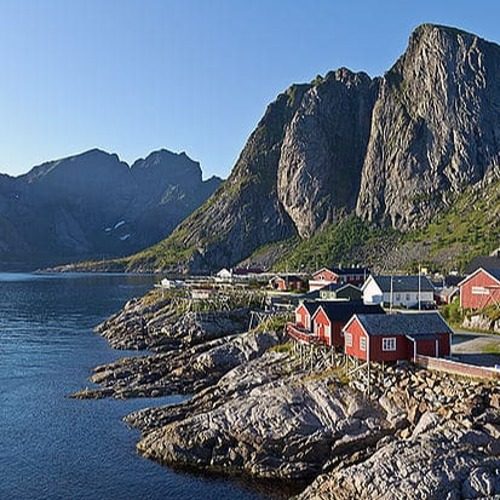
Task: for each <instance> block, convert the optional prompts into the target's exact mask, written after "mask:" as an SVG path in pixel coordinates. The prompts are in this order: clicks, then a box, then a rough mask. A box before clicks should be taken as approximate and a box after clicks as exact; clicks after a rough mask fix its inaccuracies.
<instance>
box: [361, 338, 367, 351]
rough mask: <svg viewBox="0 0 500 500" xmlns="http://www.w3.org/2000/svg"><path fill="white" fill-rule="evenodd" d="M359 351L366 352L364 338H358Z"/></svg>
mask: <svg viewBox="0 0 500 500" xmlns="http://www.w3.org/2000/svg"><path fill="white" fill-rule="evenodd" d="M359 349H360V351H366V337H359Z"/></svg>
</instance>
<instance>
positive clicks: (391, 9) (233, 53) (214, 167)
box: [0, 0, 500, 177]
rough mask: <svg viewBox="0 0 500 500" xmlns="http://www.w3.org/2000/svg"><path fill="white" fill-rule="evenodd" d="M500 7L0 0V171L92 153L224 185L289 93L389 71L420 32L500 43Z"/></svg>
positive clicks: (491, 2)
mask: <svg viewBox="0 0 500 500" xmlns="http://www.w3.org/2000/svg"><path fill="white" fill-rule="evenodd" d="M499 19H500V2H499V1H498V0H474V1H471V0H418V1H417V0H411V1H407V0H370V1H369V0H365V1H357V0H350V1H349V0H338V1H337V0H316V1H314V0H307V1H306V0H303V1H295V0H251V1H250V0H176V1H173V0H158V1H157V0H81V1H80V0H71V1H69V0H43V1H42V0H0V172H2V173H9V174H11V175H17V174H20V173H23V172H26V171H27V170H29V169H30V168H31V167H32V166H34V165H37V164H40V163H42V162H44V161H47V160H52V159H58V158H62V157H65V156H69V155H71V154H76V153H79V152H82V151H85V150H87V149H91V148H95V147H98V148H101V149H104V150H106V151H109V152H113V153H117V154H118V155H119V156H120V158H121V159H123V160H125V161H127V162H129V163H131V162H133V161H134V160H135V159H137V158H142V157H144V156H146V155H147V154H148V153H149V152H151V151H153V150H157V149H160V148H167V149H170V150H172V151H177V152H180V151H185V152H186V153H187V154H188V155H189V156H190V157H191V158H193V159H195V160H197V161H200V163H201V165H202V168H203V170H204V175H205V177H208V176H210V175H214V174H215V175H220V176H223V177H225V176H227V175H228V174H229V172H230V170H231V168H232V166H233V165H234V163H235V161H236V159H237V158H238V155H239V153H240V151H241V149H242V148H243V146H244V144H245V141H246V139H247V138H248V135H249V134H250V132H251V131H252V130H253V128H254V127H255V125H256V124H257V122H258V120H259V119H260V117H261V116H262V114H263V113H264V110H265V108H266V106H267V104H269V103H270V102H271V101H272V100H274V99H275V97H276V96H277V95H278V94H279V93H280V92H281V91H283V90H285V89H286V88H287V87H288V86H289V85H290V84H292V83H296V82H306V81H310V80H312V79H313V78H314V77H315V76H316V75H318V74H325V73H326V72H328V71H329V70H332V69H336V68H338V67H341V66H345V67H348V68H350V69H352V70H357V71H361V70H363V71H366V72H367V73H368V74H370V75H372V76H376V75H380V74H383V73H384V71H386V70H387V69H389V67H390V66H391V65H392V64H393V63H394V62H395V60H396V59H397V58H398V57H399V55H400V54H401V53H402V52H403V51H404V49H405V47H406V43H407V40H408V36H409V34H410V32H411V31H412V30H413V29H414V28H415V27H416V26H417V25H419V24H421V23H423V22H432V23H439V24H446V25H451V26H456V27H460V28H462V29H465V30H467V31H471V32H474V33H476V34H478V35H480V36H482V37H483V38H486V39H489V40H493V41H497V42H500V23H499V22H498V20H499Z"/></svg>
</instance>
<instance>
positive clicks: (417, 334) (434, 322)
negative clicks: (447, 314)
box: [343, 312, 453, 362]
mask: <svg viewBox="0 0 500 500" xmlns="http://www.w3.org/2000/svg"><path fill="white" fill-rule="evenodd" d="M343 333H344V340H345V353H346V355H348V356H353V357H355V358H357V359H361V360H364V361H375V362H388V361H401V360H408V361H410V360H414V359H415V358H416V356H417V354H420V355H424V356H431V357H444V356H449V355H450V350H451V336H452V334H453V331H452V330H451V328H450V327H449V326H448V325H447V323H446V322H445V320H444V319H443V318H442V316H441V315H440V314H439V313H438V312H424V313H407V314H356V315H354V316H353V317H352V318H351V320H350V321H349V322H348V323H347V324H346V325H345V327H344V331H343Z"/></svg>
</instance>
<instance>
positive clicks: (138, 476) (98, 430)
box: [0, 273, 261, 500]
mask: <svg viewBox="0 0 500 500" xmlns="http://www.w3.org/2000/svg"><path fill="white" fill-rule="evenodd" d="M151 285H152V277H147V276H124V275H83V274H80V275H47V276H46V275H34V274H7V273H0V498H1V499H42V498H44V499H45V498H50V499H59V498H60V499H68V498H71V499H136V498H137V499H139V498H141V499H142V498H147V499H155V498H163V499H165V498H175V499H196V498H204V499H211V498H217V499H218V500H221V499H224V498H231V499H233V498H235V497H237V498H238V499H240V500H244V499H252V498H261V497H260V495H258V494H257V493H255V492H253V491H252V490H250V489H247V488H246V487H245V486H244V485H243V484H240V483H238V482H234V481H229V480H224V479H219V478H217V479H214V478H207V477H203V476H195V475H192V474H187V473H177V472H173V471H171V470H170V469H167V468H165V467H161V466H159V465H158V464H156V463H153V462H151V461H148V460H145V459H143V458H141V457H140V456H138V455H137V454H136V452H135V442H136V440H137V437H138V433H137V432H136V431H133V430H131V429H129V428H127V427H126V426H125V424H124V423H123V422H122V421H121V418H122V417H123V416H124V415H126V414H127V413H130V412H131V411H134V410H137V409H140V408H144V407H147V406H152V405H160V404H168V403H169V402H175V401H176V398H175V397H172V398H160V399H135V400H128V401H116V400H108V399H106V400H96V401H94V400H90V401H79V400H74V399H69V398H68V397H67V395H68V394H70V393H71V392H73V391H76V390H78V389H81V388H82V387H83V386H84V385H86V384H88V382H87V377H88V376H89V374H90V372H91V369H92V367H94V366H96V365H99V364H102V363H107V362H110V361H113V360H114V359H117V358H118V357H120V356H123V355H126V354H128V353H124V352H120V351H113V350H112V349H110V348H109V347H108V346H107V344H106V342H105V341H104V340H103V339H101V338H100V337H98V336H96V335H93V334H92V328H93V327H94V326H95V325H96V324H98V323H99V322H100V321H102V320H103V319H105V318H106V317H107V316H109V315H110V314H112V313H113V312H115V311H116V310H118V309H119V308H120V307H121V306H122V305H123V304H124V302H125V301H126V300H128V299H130V298H131V297H134V296H139V295H141V294H143V293H144V292H145V291H146V290H147V289H149V288H150V287H151Z"/></svg>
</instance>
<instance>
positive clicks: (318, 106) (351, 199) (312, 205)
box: [277, 69, 378, 238]
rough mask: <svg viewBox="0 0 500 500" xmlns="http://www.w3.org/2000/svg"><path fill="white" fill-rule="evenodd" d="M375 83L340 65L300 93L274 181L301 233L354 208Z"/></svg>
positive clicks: (302, 235)
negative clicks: (301, 94) (303, 92)
mask: <svg viewBox="0 0 500 500" xmlns="http://www.w3.org/2000/svg"><path fill="white" fill-rule="evenodd" d="M377 87H378V81H377V80H371V79H370V77H369V76H368V75H366V74H365V73H352V72H351V71H349V70H347V69H340V70H338V71H335V72H332V73H329V74H328V75H327V76H326V77H325V78H324V79H321V80H319V81H318V82H317V84H316V85H313V86H312V87H311V88H310V89H309V90H308V91H307V92H306V93H305V94H304V97H303V98H302V101H301V104H300V106H299V108H298V109H297V111H296V113H295V115H294V117H293V119H292V121H291V123H290V125H289V126H288V128H287V131H286V134H285V138H284V140H283V145H282V147H281V156H280V161H279V168H278V179H277V181H278V197H279V200H280V201H281V203H282V205H283V207H284V209H285V211H286V212H287V213H288V215H289V216H290V217H291V219H292V220H293V222H294V224H295V227H296V229H297V231H298V233H299V235H300V236H301V237H305V238H307V237H310V236H311V235H312V234H313V233H314V232H315V231H316V230H318V229H319V228H320V227H321V226H322V225H324V224H325V223H328V222H333V221H335V220H337V219H338V217H339V215H343V214H345V213H346V212H349V211H352V210H353V209H354V207H355V206H356V200H357V196H358V191H359V184H360V177H361V168H362V166H363V161H364V158H365V153H366V146H367V144H368V139H369V134H370V126H371V113H372V109H373V105H374V102H375V98H376V91H377Z"/></svg>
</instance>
